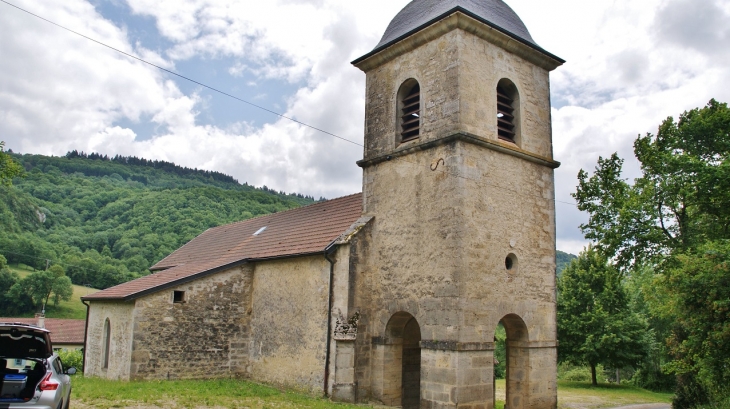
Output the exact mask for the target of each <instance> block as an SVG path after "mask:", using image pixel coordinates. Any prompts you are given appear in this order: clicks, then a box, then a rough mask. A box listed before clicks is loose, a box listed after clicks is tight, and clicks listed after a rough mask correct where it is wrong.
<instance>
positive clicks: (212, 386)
mask: <svg viewBox="0 0 730 409" xmlns="http://www.w3.org/2000/svg"><path fill="white" fill-rule="evenodd" d="M72 383H73V396H72V401H73V403H72V406H73V407H74V408H79V409H107V408H128V409H131V408H135V409H161V408H165V409H182V408H250V409H267V408H268V409H273V408H282V409H289V408H311V409H329V408H331V409H355V408H364V407H372V406H369V405H349V404H340V403H334V402H330V401H329V400H326V399H322V398H316V397H312V396H310V395H307V394H304V393H297V392H292V391H282V390H279V389H276V388H273V387H270V386H265V385H259V384H256V383H251V382H245V381H240V380H232V379H222V380H207V381H134V382H120V381H107V380H102V379H98V378H84V377H82V376H75V377H74V378H73V381H72ZM504 387H505V383H504V380H498V381H497V399H498V402H497V408H498V409H502V408H504ZM671 396H672V395H671V394H668V393H654V392H649V391H645V390H643V389H639V388H634V387H631V386H624V385H621V386H617V385H608V384H602V385H599V386H598V387H595V388H594V387H592V386H590V384H589V383H583V382H562V381H561V382H558V408H561V409H598V408H611V407H617V406H623V405H630V404H635V403H655V402H661V403H669V402H670V401H671ZM500 399H501V400H500ZM378 407H380V408H383V407H382V406H378Z"/></svg>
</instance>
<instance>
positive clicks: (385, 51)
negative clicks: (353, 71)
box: [352, 7, 565, 72]
mask: <svg viewBox="0 0 730 409" xmlns="http://www.w3.org/2000/svg"><path fill="white" fill-rule="evenodd" d="M456 29H461V30H464V31H466V32H468V33H471V34H473V35H475V36H477V37H479V38H482V39H484V40H486V41H489V42H490V43H492V44H496V45H497V46H499V47H501V48H503V49H504V50H506V51H508V52H510V53H513V54H515V55H517V56H519V57H522V58H523V59H525V60H527V61H529V62H531V63H533V64H535V65H537V66H538V67H541V68H544V69H545V70H548V71H552V70H554V69H556V68H557V67H559V66H561V65H563V63H565V60H563V59H561V58H559V57H557V56H555V55H553V54H551V53H549V52H547V51H545V50H543V49H542V48H540V47H538V46H536V45H534V44H531V43H527V42H526V41H524V40H522V39H519V38H517V37H515V36H513V35H510V34H509V33H508V32H505V31H504V30H502V29H501V28H499V27H497V26H494V25H491V24H489V22H488V21H483V20H482V19H477V18H474V17H473V16H472V13H470V12H469V11H467V10H465V9H463V8H461V7H457V8H455V9H454V10H452V11H450V12H449V14H448V15H446V16H444V17H439V18H437V19H435V21H432V22H429V23H427V24H426V25H424V26H422V27H419V28H418V29H417V30H414V32H412V33H409V34H408V35H406V36H404V37H402V38H400V39H398V40H397V41H395V42H393V43H391V44H387V45H386V46H384V47H380V48H376V49H375V50H373V51H371V52H370V53H368V54H365V55H364V56H362V57H360V58H358V59H356V60H354V61H353V62H352V64H353V65H354V66H356V67H357V68H359V69H360V70H362V71H364V72H368V71H370V70H373V69H375V68H377V67H379V66H381V65H383V64H385V63H387V62H388V61H391V60H393V59H394V58H396V57H398V56H401V55H403V54H405V53H407V52H410V51H412V50H414V49H416V48H418V47H420V46H422V45H424V44H426V43H428V42H429V41H433V40H435V39H436V38H438V37H441V36H442V35H444V34H446V33H448V32H450V31H453V30H456Z"/></svg>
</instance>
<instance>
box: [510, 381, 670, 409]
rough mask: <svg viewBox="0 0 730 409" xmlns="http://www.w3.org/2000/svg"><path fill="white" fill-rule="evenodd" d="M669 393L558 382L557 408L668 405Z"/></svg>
mask: <svg viewBox="0 0 730 409" xmlns="http://www.w3.org/2000/svg"><path fill="white" fill-rule="evenodd" d="M496 386H497V393H496V395H497V408H498V409H503V408H504V395H505V392H504V390H505V381H504V379H498V380H497V385H496ZM671 401H672V394H671V393H657V392H651V391H647V390H645V389H641V388H637V387H634V386H629V385H613V384H603V383H600V384H598V386H595V387H594V386H592V385H591V384H590V382H571V381H558V408H575V407H581V408H590V409H593V408H596V409H598V408H611V407H617V406H625V405H631V404H635V403H670V402H671Z"/></svg>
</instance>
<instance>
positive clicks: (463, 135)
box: [357, 131, 560, 169]
mask: <svg viewBox="0 0 730 409" xmlns="http://www.w3.org/2000/svg"><path fill="white" fill-rule="evenodd" d="M455 141H462V142H466V143H470V144H473V145H477V146H480V147H482V148H487V149H490V150H493V151H497V152H501V153H504V154H507V155H511V156H514V157H517V158H520V159H523V160H526V161H528V162H532V163H535V164H538V165H541V166H545V167H548V168H550V169H557V168H558V167H560V162H558V161H555V160H553V159H550V158H546V157H543V156H540V155H536V154H534V153H531V152H528V151H525V150H523V149H520V148H519V147H517V146H516V145H515V144H512V143H509V142H502V141H499V140H497V141H493V140H489V139H486V138H482V137H479V136H476V135H473V134H470V133H468V132H463V131H457V132H453V133H451V134H449V135H446V136H444V137H441V138H438V139H433V140H430V141H426V142H423V143H419V144H417V145H410V146H408V147H402V148H399V149H396V150H395V151H392V152H389V153H387V154H384V155H378V156H374V157H370V158H364V159H362V160H360V161H358V162H357V165H358V166H360V167H361V168H368V167H371V166H374V165H377V164H379V163H382V162H387V161H390V160H393V159H396V158H399V157H401V156H406V155H409V154H412V153H415V152H419V151H425V150H428V149H433V148H435V147H437V146H442V145H447V144H449V143H452V142H455Z"/></svg>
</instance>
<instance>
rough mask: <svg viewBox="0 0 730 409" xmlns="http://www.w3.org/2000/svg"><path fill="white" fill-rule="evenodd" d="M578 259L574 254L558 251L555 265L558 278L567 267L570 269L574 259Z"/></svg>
mask: <svg viewBox="0 0 730 409" xmlns="http://www.w3.org/2000/svg"><path fill="white" fill-rule="evenodd" d="M576 258H578V257H577V256H575V255H574V254H570V253H565V252H563V251H560V250H558V251H557V252H556V253H555V264H556V265H557V268H556V273H557V275H558V276H560V274H561V273H562V272H563V270H565V267H568V264H570V262H571V261H573V259H576Z"/></svg>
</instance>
